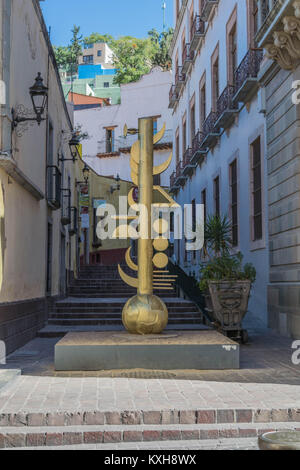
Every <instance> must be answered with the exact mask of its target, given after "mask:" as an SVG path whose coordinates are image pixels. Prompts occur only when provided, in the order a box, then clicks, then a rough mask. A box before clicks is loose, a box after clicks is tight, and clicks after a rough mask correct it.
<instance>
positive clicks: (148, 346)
mask: <svg viewBox="0 0 300 470" xmlns="http://www.w3.org/2000/svg"><path fill="white" fill-rule="evenodd" d="M239 367H240V346H239V344H237V343H235V342H234V341H231V340H230V339H228V338H226V337H225V336H223V335H221V334H220V333H218V332H216V331H211V330H203V331H182V332H178V331H174V332H171V331H168V332H167V333H164V334H161V335H154V336H152V335H149V336H139V335H130V334H129V333H127V332H124V333H113V332H103V333H102V332H95V333H90V332H88V333H69V334H67V335H66V336H65V337H64V338H63V339H62V340H61V341H59V342H58V343H57V344H56V346H55V369H56V370H57V371H99V370H122V369H126V370H128V369H148V370H149V369H150V370H151V369H153V370H184V369H187V370H191V369H194V370H225V369H239Z"/></svg>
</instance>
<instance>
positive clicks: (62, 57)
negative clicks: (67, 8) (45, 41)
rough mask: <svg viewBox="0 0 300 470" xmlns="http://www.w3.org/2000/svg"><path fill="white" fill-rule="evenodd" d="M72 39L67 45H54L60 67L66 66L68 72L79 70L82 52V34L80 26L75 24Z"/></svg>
mask: <svg viewBox="0 0 300 470" xmlns="http://www.w3.org/2000/svg"><path fill="white" fill-rule="evenodd" d="M71 32H72V39H71V41H70V44H69V45H68V46H67V47H63V46H59V47H55V46H54V53H55V57H56V62H57V65H58V66H59V67H64V68H65V69H66V71H67V72H68V73H70V72H73V73H75V72H76V71H77V64H78V57H79V56H80V54H81V53H82V36H81V35H80V26H76V25H74V27H73V29H72V31H71Z"/></svg>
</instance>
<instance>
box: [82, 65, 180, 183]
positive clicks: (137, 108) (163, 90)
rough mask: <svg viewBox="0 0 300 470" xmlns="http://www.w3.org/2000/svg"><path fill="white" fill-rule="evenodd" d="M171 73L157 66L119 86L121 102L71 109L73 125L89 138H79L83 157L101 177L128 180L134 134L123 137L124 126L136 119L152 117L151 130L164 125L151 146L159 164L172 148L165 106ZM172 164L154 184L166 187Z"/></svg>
mask: <svg viewBox="0 0 300 470" xmlns="http://www.w3.org/2000/svg"><path fill="white" fill-rule="evenodd" d="M171 83H172V73H171V72H163V71H162V70H161V69H160V68H159V67H156V68H154V69H153V70H152V71H151V72H150V73H149V74H147V75H144V76H143V77H142V78H141V80H140V81H138V82H134V83H129V84H126V85H122V86H121V104H119V105H114V106H107V107H103V108H95V109H88V110H81V111H75V125H80V126H81V127H82V131H83V132H87V133H88V135H89V138H88V139H87V140H84V141H83V150H82V151H83V158H84V160H85V161H86V162H87V164H88V165H89V166H90V167H91V168H93V170H94V171H95V172H96V173H98V174H99V175H102V176H113V177H117V175H119V176H120V178H121V179H122V180H125V181H131V170H130V148H131V146H132V144H133V143H134V142H135V141H136V140H137V135H130V134H128V135H127V137H126V138H125V137H124V126H125V124H126V126H127V128H128V129H134V128H137V126H138V119H139V118H142V117H153V118H154V132H156V131H159V130H160V129H161V128H162V127H163V126H164V125H165V126H166V132H165V136H164V137H163V139H162V140H161V142H160V143H159V144H156V145H155V153H154V160H155V164H156V165H158V164H160V163H163V162H164V161H165V160H167V158H168V157H169V155H170V152H171V151H172V140H173V132H172V112H171V110H170V109H169V100H168V97H169V89H170V86H171ZM174 168H175V163H174V159H173V163H172V164H171V166H170V168H169V169H168V170H167V171H166V172H165V173H164V174H163V175H161V180H160V181H157V183H160V184H162V185H163V186H169V182H170V175H171V173H172V172H173V170H174Z"/></svg>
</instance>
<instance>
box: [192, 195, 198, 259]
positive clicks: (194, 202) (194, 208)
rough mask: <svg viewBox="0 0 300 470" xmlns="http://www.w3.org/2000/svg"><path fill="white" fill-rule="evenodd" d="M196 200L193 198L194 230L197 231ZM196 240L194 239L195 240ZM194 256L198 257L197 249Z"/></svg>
mask: <svg viewBox="0 0 300 470" xmlns="http://www.w3.org/2000/svg"><path fill="white" fill-rule="evenodd" d="M196 217H197V216H196V200H195V199H193V200H192V231H193V232H196V229H197V220H196ZM195 241H196V240H195V239H194V240H193V242H195ZM193 258H194V260H195V259H196V258H197V252H196V250H194V251H193Z"/></svg>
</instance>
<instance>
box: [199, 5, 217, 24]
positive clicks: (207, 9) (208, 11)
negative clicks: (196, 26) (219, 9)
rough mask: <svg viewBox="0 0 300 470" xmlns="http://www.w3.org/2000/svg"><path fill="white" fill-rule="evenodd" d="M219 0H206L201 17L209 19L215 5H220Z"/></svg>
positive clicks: (205, 19)
mask: <svg viewBox="0 0 300 470" xmlns="http://www.w3.org/2000/svg"><path fill="white" fill-rule="evenodd" d="M218 3H219V0H204V2H203V7H202V11H201V18H202V20H203V21H207V20H208V18H209V16H210V14H211V11H212V9H213V7H214V6H216V5H218Z"/></svg>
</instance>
